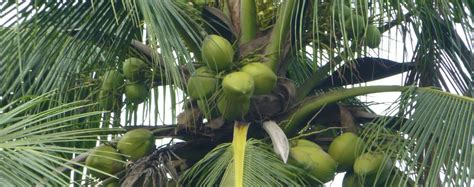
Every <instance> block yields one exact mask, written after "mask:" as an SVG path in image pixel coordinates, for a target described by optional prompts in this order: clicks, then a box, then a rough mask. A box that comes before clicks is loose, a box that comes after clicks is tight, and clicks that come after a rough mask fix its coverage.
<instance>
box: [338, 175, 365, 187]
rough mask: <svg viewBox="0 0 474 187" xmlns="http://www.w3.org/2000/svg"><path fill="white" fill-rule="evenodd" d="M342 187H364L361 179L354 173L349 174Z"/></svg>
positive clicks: (345, 177)
mask: <svg viewBox="0 0 474 187" xmlns="http://www.w3.org/2000/svg"><path fill="white" fill-rule="evenodd" d="M342 187H364V185H363V184H362V182H361V181H360V179H359V178H358V177H357V175H354V173H351V172H347V173H346V174H345V175H344V179H342Z"/></svg>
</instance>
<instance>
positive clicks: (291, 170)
mask: <svg viewBox="0 0 474 187" xmlns="http://www.w3.org/2000/svg"><path fill="white" fill-rule="evenodd" d="M232 150H233V146H232V144H230V143H226V144H221V145H219V146H217V147H216V148H215V149H214V150H212V151H211V152H209V153H208V154H207V155H206V156H205V157H204V158H203V159H201V160H200V161H199V162H198V163H196V164H195V165H194V166H193V167H192V168H190V169H189V170H188V171H186V173H185V174H183V176H182V178H181V184H183V185H191V186H216V185H219V184H220V185H223V186H228V185H233V184H234V182H235V181H234V180H233V179H234V163H233V162H234V159H233V153H232V152H233V151H232ZM262 173H265V175H262ZM314 183H316V179H314V178H313V177H311V176H310V175H309V174H308V173H307V172H305V171H303V170H302V169H300V168H297V167H294V166H291V165H289V164H284V163H283V162H282V161H281V159H279V158H278V156H277V155H275V154H274V152H273V150H272V149H271V147H270V146H268V145H267V144H265V143H263V142H261V141H259V140H255V139H249V140H247V144H246V147H245V158H244V186H297V185H309V184H314Z"/></svg>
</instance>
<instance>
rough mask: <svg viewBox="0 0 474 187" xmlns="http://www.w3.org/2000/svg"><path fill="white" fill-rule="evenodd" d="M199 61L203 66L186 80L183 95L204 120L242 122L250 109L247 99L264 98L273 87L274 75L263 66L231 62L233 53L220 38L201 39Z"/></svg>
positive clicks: (210, 36) (228, 44)
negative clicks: (214, 119) (196, 107)
mask: <svg viewBox="0 0 474 187" xmlns="http://www.w3.org/2000/svg"><path fill="white" fill-rule="evenodd" d="M202 60H203V63H202V65H203V66H202V67H200V68H198V69H196V71H195V72H194V74H193V75H192V76H191V77H190V78H189V79H188V84H187V86H188V87H187V94H188V96H189V97H190V98H191V99H193V100H196V101H197V103H198V107H199V109H200V110H201V111H203V113H204V115H205V117H206V118H208V119H212V118H215V117H217V116H222V117H223V118H224V119H227V120H238V119H243V118H244V117H245V115H246V114H247V113H248V111H249V109H250V98H251V97H252V96H255V95H264V94H268V93H270V92H271V91H272V90H273V89H274V88H275V86H276V81H277V77H276V74H275V73H274V72H273V71H272V70H271V69H270V68H269V67H267V66H266V65H264V64H262V63H260V62H250V63H237V62H234V49H233V47H232V45H231V44H230V42H229V41H227V40H226V39H225V38H223V37H221V36H218V35H209V36H207V37H206V38H205V39H204V41H203V43H202ZM208 103H211V104H208ZM213 103H214V104H215V105H213ZM214 106H217V107H214Z"/></svg>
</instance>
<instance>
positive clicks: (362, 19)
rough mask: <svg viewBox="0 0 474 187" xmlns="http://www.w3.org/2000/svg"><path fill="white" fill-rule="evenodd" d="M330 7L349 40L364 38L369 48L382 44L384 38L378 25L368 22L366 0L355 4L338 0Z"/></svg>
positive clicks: (331, 12)
mask: <svg viewBox="0 0 474 187" xmlns="http://www.w3.org/2000/svg"><path fill="white" fill-rule="evenodd" d="M351 5H352V6H353V8H351ZM330 7H331V8H330V10H331V11H330V14H331V15H333V16H334V17H335V19H336V20H337V24H339V25H340V27H342V28H344V30H345V33H346V34H347V38H348V39H349V40H352V41H353V42H359V41H360V40H359V39H360V38H362V41H363V42H364V44H365V45H366V46H367V47H369V48H377V47H378V46H379V45H380V42H381V38H382V35H381V33H380V30H379V29H378V28H377V26H375V25H373V24H368V22H369V21H368V13H367V1H366V0H358V1H356V3H354V4H351V3H350V2H347V1H344V0H336V1H333V3H332V4H331V6H330ZM357 40H359V41H357Z"/></svg>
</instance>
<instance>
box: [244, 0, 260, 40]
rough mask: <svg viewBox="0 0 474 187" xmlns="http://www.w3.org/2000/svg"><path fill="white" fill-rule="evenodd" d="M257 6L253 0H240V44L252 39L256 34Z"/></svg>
mask: <svg viewBox="0 0 474 187" xmlns="http://www.w3.org/2000/svg"><path fill="white" fill-rule="evenodd" d="M256 18H257V6H256V5H255V0H244V1H241V2H240V44H245V43H247V42H249V41H252V40H253V39H254V38H255V36H256V35H257V19H256Z"/></svg>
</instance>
